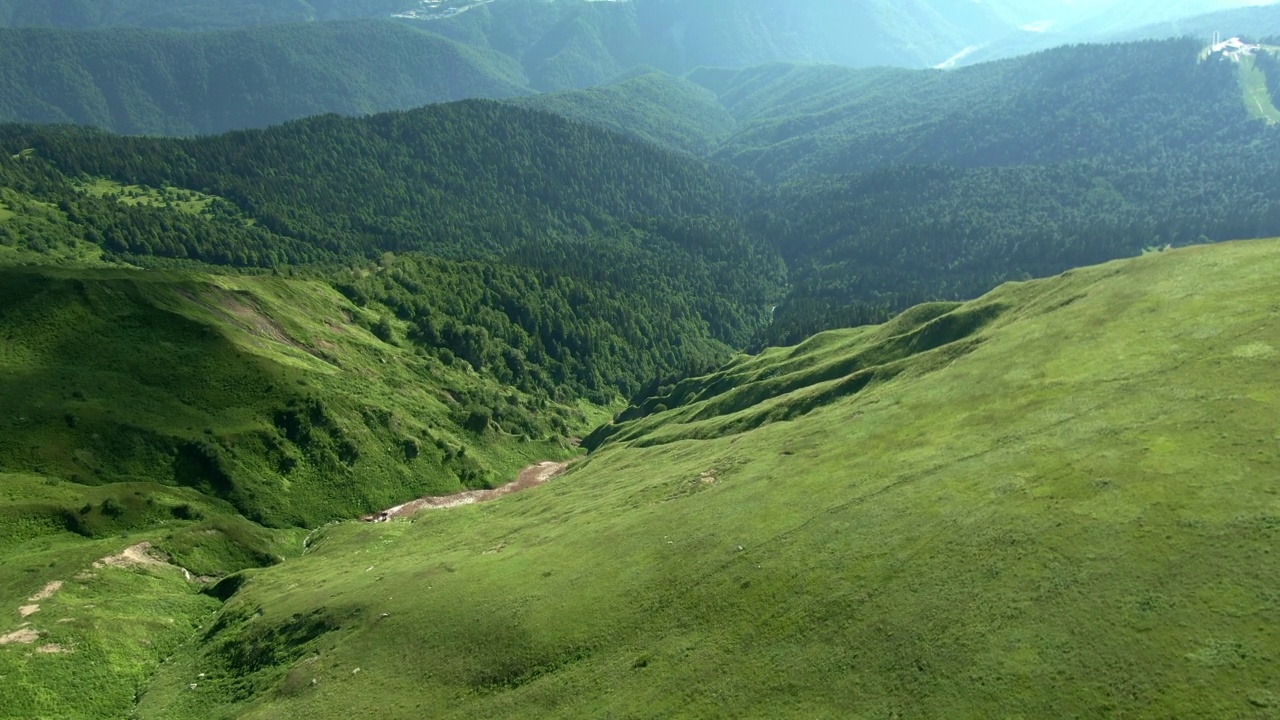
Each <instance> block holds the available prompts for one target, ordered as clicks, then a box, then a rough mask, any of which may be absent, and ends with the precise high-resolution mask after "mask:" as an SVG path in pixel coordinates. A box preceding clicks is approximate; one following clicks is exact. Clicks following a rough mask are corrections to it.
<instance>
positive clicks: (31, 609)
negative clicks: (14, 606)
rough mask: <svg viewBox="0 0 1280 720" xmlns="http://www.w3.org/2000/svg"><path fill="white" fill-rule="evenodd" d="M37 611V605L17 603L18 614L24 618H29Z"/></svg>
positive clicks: (38, 608)
mask: <svg viewBox="0 0 1280 720" xmlns="http://www.w3.org/2000/svg"><path fill="white" fill-rule="evenodd" d="M38 612H40V606H39V605H19V606H18V614H19V615H21V616H22V617H24V618H29V617H31V616H32V615H35V614H36V613H38Z"/></svg>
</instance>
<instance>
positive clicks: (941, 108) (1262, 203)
mask: <svg viewBox="0 0 1280 720" xmlns="http://www.w3.org/2000/svg"><path fill="white" fill-rule="evenodd" d="M1199 48H1200V46H1199V44H1198V43H1196V42H1194V41H1190V40H1178V41H1165V42H1149V43H1132V44H1125V45H1113V46H1080V47H1073V48H1063V49H1059V50H1054V51H1050V52H1045V53H1041V54H1039V55H1035V56H1031V57H1027V58H1018V59H1014V60H1007V61H1001V62H999V63H991V64H987V65H981V66H975V67H971V68H963V69H960V70H956V71H953V72H939V71H908V70H879V71H854V70H847V69H842V68H833V67H819V68H805V67H794V66H773V67H766V68H760V69H755V70H751V71H746V72H743V73H740V74H739V76H738V77H737V78H735V79H734V80H733V81H732V82H731V83H730V85H729V87H728V89H727V90H725V92H724V93H723V95H722V99H724V100H725V102H726V105H727V106H728V107H729V109H730V111H731V112H733V113H734V114H735V116H736V117H738V118H739V123H738V125H737V129H736V130H735V133H734V135H733V136H732V137H731V138H730V139H729V140H727V141H726V142H725V143H724V145H723V146H722V149H721V150H720V151H718V153H717V154H716V157H718V158H720V159H723V160H725V161H729V162H733V163H735V164H737V165H739V166H740V167H742V168H744V169H750V170H752V171H753V172H755V173H757V174H759V175H761V176H762V177H765V178H768V179H773V180H777V181H784V182H783V184H782V186H781V188H780V190H779V191H778V192H776V193H774V195H773V196H772V198H771V201H762V202H761V203H760V204H759V205H758V207H759V208H761V211H760V212H759V213H757V219H758V221H759V222H760V223H761V224H760V226H759V227H760V231H761V232H762V233H763V234H765V235H766V236H768V237H771V238H773V239H774V242H775V243H776V244H777V246H778V247H779V248H780V249H781V250H782V252H783V254H784V256H785V257H786V258H787V260H788V264H789V266H790V269H791V275H790V277H791V281H792V283H793V285H794V288H795V289H794V291H793V292H792V293H791V296H790V298H789V299H788V300H787V301H786V302H784V303H783V304H782V306H781V307H779V309H778V312H777V314H776V315H775V324H774V327H773V328H772V329H771V331H770V333H769V334H767V335H766V336H765V338H764V341H765V342H766V343H767V344H785V343H792V342H797V341H799V340H801V339H803V338H804V337H806V336H807V335H808V334H811V333H812V332H814V331H815V330H821V329H824V328H830V327H834V326H839V325H844V324H847V323H855V322H865V321H867V320H875V319H876V318H877V316H878V317H881V318H883V317H884V315H883V312H884V311H885V310H886V309H888V310H890V311H896V310H900V309H903V308H905V307H908V306H910V305H912V304H915V303H918V302H923V301H926V300H930V299H944V300H957V299H965V298H970V297H974V296H976V295H977V294H980V293H982V292H984V291H986V290H987V289H989V288H991V287H994V286H995V285H997V284H999V283H1000V282H1002V281H1004V280H1010V279H1025V278H1027V277H1036V276H1042V275H1045V274H1052V273H1055V272H1061V271H1062V270H1065V269H1067V268H1069V267H1072V266H1075V265H1079V264H1087V263H1092V262H1100V261H1103V260H1106V259H1109V258H1113V257H1118V256H1124V255H1134V254H1137V253H1139V252H1140V251H1141V250H1142V249H1143V248H1145V247H1150V246H1163V245H1165V244H1169V243H1173V244H1185V243H1188V242H1203V241H1206V240H1215V239H1226V238H1240V237H1263V236H1268V235H1273V234H1275V233H1277V232H1280V225H1277V224H1276V223H1277V220H1278V219H1280V214H1278V213H1277V208H1278V207H1280V206H1278V204H1277V201H1278V200H1280V198H1278V197H1277V196H1276V194H1275V193H1273V192H1272V189H1273V188H1275V187H1277V186H1276V185H1275V183H1272V182H1271V181H1270V180H1269V178H1273V177H1278V176H1280V168H1278V167H1276V166H1275V164H1274V162H1273V159H1274V158H1275V157H1277V151H1276V149H1274V146H1275V145H1276V143H1277V142H1280V136H1278V135H1277V134H1276V133H1275V132H1274V131H1273V129H1272V128H1269V127H1268V126H1267V125H1266V124H1265V123H1262V122H1259V121H1257V120H1255V119H1253V117H1252V116H1251V114H1250V112H1249V108H1247V107H1246V106H1245V104H1244V102H1242V100H1241V90H1240V85H1239V80H1238V68H1237V66H1236V65H1235V64H1233V63H1231V62H1217V61H1210V62H1203V63H1197V61H1196V55H1197V53H1198V52H1199Z"/></svg>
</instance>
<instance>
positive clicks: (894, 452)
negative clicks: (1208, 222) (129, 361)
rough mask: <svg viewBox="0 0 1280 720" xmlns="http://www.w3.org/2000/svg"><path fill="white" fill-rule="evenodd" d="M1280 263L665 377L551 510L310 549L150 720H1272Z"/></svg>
mask: <svg viewBox="0 0 1280 720" xmlns="http://www.w3.org/2000/svg"><path fill="white" fill-rule="evenodd" d="M1278 250H1280V242H1277V241H1266V242H1256V243H1242V244H1228V245H1220V246H1213V247H1196V248H1189V249H1186V250H1178V251H1172V252H1167V253H1159V254H1154V255H1151V256H1148V257H1144V258H1141V259H1136V260H1131V261H1124V262H1117V263H1111V264H1108V265H1104V266H1100V267H1095V268H1088V269H1082V270H1077V271H1072V272H1070V273H1067V274H1066V275H1063V276H1061V277H1057V278H1052V279H1049V280H1043V281H1035V282H1030V283H1021V284H1011V285H1006V286H1003V287H1001V288H999V289H998V290H996V291H994V292H993V293H991V294H989V295H987V296H985V297H983V298H981V299H979V300H977V301H974V302H971V303H967V304H964V305H933V306H926V307H922V308H918V309H916V310H913V311H912V312H910V313H907V314H905V315H904V316H902V317H900V318H898V319H896V320H895V321H893V322H892V323H890V324H888V325H885V326H883V327H868V328H862V329H857V330H849V331H840V332H834V333H826V334H823V335H819V336H817V337H815V338H813V339H811V340H810V341H808V342H806V343H805V344H803V345H801V346H799V347H795V348H785V349H775V350H770V351H768V352H766V353H764V354H763V355H761V356H759V357H755V358H743V359H741V360H739V361H737V362H735V363H733V364H731V365H730V366H728V367H726V368H725V369H723V370H722V371H720V372H718V373H716V374H714V375H711V376H708V377H706V378H703V379H701V380H694V381H688V382H685V383H681V384H680V385H678V386H676V387H674V388H670V389H667V390H666V391H665V392H664V393H663V397H662V398H660V399H659V400H656V401H654V402H653V403H652V404H647V405H646V407H645V408H643V409H640V410H637V411H635V412H634V413H633V414H635V415H643V417H635V418H634V419H632V420H630V421H627V422H625V423H624V424H623V425H621V426H620V427H619V428H617V429H616V432H615V433H614V437H613V438H612V440H610V441H609V442H606V443H605V444H603V445H602V446H601V447H600V448H599V449H597V450H596V451H595V452H594V453H593V455H592V456H591V457H590V459H589V460H587V461H586V462H584V463H581V464H580V465H579V466H578V467H577V468H576V469H574V470H572V471H571V472H570V473H569V474H568V475H566V476H564V477H562V478H560V479H558V480H556V481H554V482H552V483H551V484H550V485H548V486H546V487H545V488H541V489H537V490H533V491H529V492H526V493H524V494H521V495H517V496H514V497H511V498H507V499H504V500H501V501H498V502H496V503H493V504H490V505H485V506H472V507H467V508H460V509H457V510H453V511H448V512H443V513H435V514H429V515H426V516H422V517H420V518H419V519H418V520H417V521H416V522H412V523H409V522H397V523H391V524H388V525H382V526H368V525H354V524H348V525H338V526H334V527H331V528H329V529H327V530H325V531H324V532H323V533H321V534H319V535H317V537H316V538H315V540H314V542H313V550H312V551H310V552H308V553H307V554H306V555H305V556H304V557H302V558H300V559H296V560H291V561H289V562H287V563H285V564H283V565H280V566H278V567H274V568H271V569H268V570H265V571H260V572H257V573H256V574H254V575H253V576H252V578H251V579H250V580H249V581H248V582H247V583H246V584H245V585H244V587H243V589H242V590H241V591H240V593H239V594H238V595H236V596H235V597H233V598H232V599H231V601H230V602H229V603H228V604H227V605H226V607H225V608H224V609H223V610H222V612H221V614H220V616H219V617H218V619H217V621H216V622H214V623H213V624H212V625H211V626H208V627H207V629H206V630H205V631H204V632H202V633H201V634H200V635H199V636H198V637H197V638H196V639H195V640H194V641H193V642H192V643H190V644H188V645H186V646H184V647H183V648H182V649H181V651H179V653H178V654H177V655H176V656H175V658H174V660H173V661H172V662H170V663H167V664H165V665H164V666H163V667H162V668H161V670H160V672H159V673H158V674H157V676H156V677H155V679H154V681H153V682H152V683H151V684H150V685H149V686H148V688H147V689H146V691H145V693H144V694H143V695H142V696H141V702H140V705H139V707H138V715H139V716H140V717H164V718H181V717H209V716H210V715H211V714H212V715H215V716H235V717H250V718H256V717H263V718H265V717H284V718H289V717H307V718H331V717H333V718H336V717H349V716H350V715H351V714H353V713H362V714H371V715H373V714H376V715H378V716H380V717H419V716H421V715H423V714H424V713H429V714H431V715H432V716H434V717H441V718H448V717H477V716H483V717H527V716H529V715H530V714H538V715H540V716H545V717H603V716H608V715H614V716H627V717H664V716H672V715H684V716H699V715H716V716H720V715H732V716H738V717H809V718H811V717H879V716H893V715H898V716H900V717H975V718H976V717H992V716H1004V715H1016V714H1018V713H1023V714H1026V715H1027V716H1034V717H1046V716H1079V717H1092V716H1113V715H1125V716H1129V715H1133V716H1154V715H1188V716H1204V717H1210V716H1211V717H1241V718H1247V717H1267V716H1268V713H1270V712H1271V709H1272V708H1274V707H1275V705H1276V703H1277V699H1278V697H1280V687H1278V686H1276V685H1275V677H1274V673H1273V672H1272V671H1271V668H1272V667H1273V662H1272V660H1273V658H1272V657H1271V652H1272V648H1274V647H1276V645H1277V643H1280V625H1277V624H1276V622H1275V613H1274V610H1275V607H1274V604H1275V601H1276V597H1275V593H1274V587H1275V584H1276V582H1277V579H1280V578H1278V575H1280V558H1277V556H1276V554H1275V553H1274V551H1273V548H1274V544H1275V541H1276V532H1277V523H1276V517H1277V514H1280V504H1277V500H1276V493H1275V491H1276V488H1275V487H1274V483H1273V481H1272V477H1273V473H1272V472H1271V469H1270V468H1272V466H1273V464H1274V463H1275V462H1276V461H1277V456H1276V452H1275V447H1274V445H1275V443H1274V440H1275V438H1274V437H1273V436H1274V427H1275V425H1276V423H1277V422H1278V421H1280V417H1277V416H1276V413H1275V409H1274V408H1275V407H1276V404H1275V402H1274V401H1275V399H1276V398H1275V392H1274V388H1275V387H1277V382H1278V381H1280V377H1276V376H1275V369H1274V368H1275V365H1274V363H1273V362H1271V360H1272V359H1273V356H1274V354H1275V353H1276V348H1277V347H1280V335H1277V334H1276V331H1275V326H1274V323H1272V322H1271V321H1270V315H1269V313H1270V310H1269V308H1270V307H1271V306H1272V305H1274V304H1275V302H1277V301H1280V297H1277V296H1276V287H1277V283H1276V277H1277V275H1278V274H1280V265H1277V262H1276V257H1277V251H1278ZM659 402H660V403H661V404H662V405H663V406H665V408H664V407H659V406H658V403H659ZM646 413H647V414H646ZM246 648H263V650H262V651H259V652H257V653H256V654H254V655H253V656H252V657H253V658H254V660H253V662H250V663H246V662H243V658H244V657H245V656H244V655H243V653H244V652H245V649H246ZM43 661H45V659H44V658H34V659H32V660H31V662H32V663H36V662H43Z"/></svg>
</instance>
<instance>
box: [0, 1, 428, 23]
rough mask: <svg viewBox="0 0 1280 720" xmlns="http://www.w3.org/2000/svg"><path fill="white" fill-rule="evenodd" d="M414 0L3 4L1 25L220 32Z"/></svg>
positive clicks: (344, 16) (349, 14)
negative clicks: (221, 30)
mask: <svg viewBox="0 0 1280 720" xmlns="http://www.w3.org/2000/svg"><path fill="white" fill-rule="evenodd" d="M417 4H418V3H417V2H416V1H415V0H0V27H44V28H50V27H56V28H66V29H81V30H83V29H94V28H106V27H138V28H159V29H166V30H219V29H230V28H239V27H247V26H255V25H279V24H282V23H296V22H306V21H316V20H321V21H324V20H352V19H359V18H370V17H385V16H387V15H391V14H392V13H396V12H400V11H403V10H406V9H409V8H412V7H415V6H416V5H417Z"/></svg>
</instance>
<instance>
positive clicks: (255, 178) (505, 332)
mask: <svg viewBox="0 0 1280 720" xmlns="http://www.w3.org/2000/svg"><path fill="white" fill-rule="evenodd" d="M0 135H3V136H4V139H3V140H0V144H4V145H5V146H6V147H7V148H8V152H5V153H3V154H0V202H3V203H4V207H5V208H6V212H7V213H8V215H7V216H6V217H0V259H4V257H5V256H6V255H9V256H11V257H13V258H15V259H17V260H19V261H32V260H35V261H39V262H45V263H47V262H52V261H57V260H61V261H64V262H72V263H83V262H93V261H94V260H93V258H95V257H104V258H106V259H107V260H109V261H112V262H126V263H130V264H135V265H137V264H142V265H146V266H150V267H154V266H162V267H169V266H173V265H174V264H175V263H179V264H180V263H188V262H190V261H193V260H194V261H201V262H203V263H208V264H212V265H217V266H236V267H242V268H260V269H261V268H274V269H276V270H277V271H284V272H295V271H297V272H303V273H305V274H307V275H308V276H311V277H315V278H317V279H321V280H324V281H326V282H328V283H330V284H331V285H333V286H334V287H337V288H339V289H341V291H342V292H343V293H344V295H346V296H347V297H348V298H350V299H352V300H353V301H356V302H358V303H359V304H361V305H367V306H368V307H370V308H371V309H373V310H374V311H375V312H376V313H379V314H385V315H387V316H388V317H392V318H395V319H396V320H398V321H401V322H404V323H406V324H407V325H406V328H405V329H404V333H405V334H404V335H403V336H402V337H403V338H404V339H405V340H406V341H408V342H410V343H413V344H416V345H418V346H420V347H421V348H423V350H424V351H425V352H429V353H431V354H432V355H434V356H436V357H438V358H440V359H441V360H442V361H445V362H448V361H450V360H451V359H454V358H456V359H461V360H463V361H465V362H466V363H467V364H469V365H471V366H472V367H473V368H474V369H475V370H476V371H478V372H483V373H485V374H486V375H488V376H489V377H491V378H493V379H495V380H497V381H498V382H501V383H505V384H509V385H514V386H517V387H519V388H522V389H524V390H525V391H529V392H534V391H537V392H542V393H546V394H547V395H549V396H555V397H558V398H561V399H569V398H584V397H587V398H591V399H593V400H595V401H596V402H599V403H607V402H609V401H610V400H611V399H612V398H613V397H614V396H615V395H616V394H617V393H622V394H623V395H628V396H629V395H630V394H631V393H633V392H635V391H636V390H638V389H639V388H640V386H641V385H642V384H643V383H644V382H647V381H649V380H650V379H652V378H654V377H658V376H662V375H666V374H669V373H672V372H688V371H690V370H695V369H700V368H705V367H706V366H707V365H708V364H715V363H718V362H721V361H723V360H724V359H725V357H727V354H728V353H729V352H730V348H731V347H742V346H743V345H745V344H746V343H747V342H748V341H749V339H750V338H751V337H752V336H753V335H754V334H755V333H757V332H759V331H760V330H761V329H762V328H763V327H764V326H765V325H766V324H767V322H768V308H769V305H770V304H771V303H772V302H773V301H775V300H776V299H777V298H778V297H779V296H780V295H781V284H782V281H783V278H784V273H785V269H784V268H783V266H782V263H781V259H780V258H779V257H778V255H777V254H776V252H775V251H774V250H772V248H770V247H769V246H768V244H767V243H766V242H765V241H764V240H763V239H761V238H760V237H758V236H756V235H753V234H751V233H749V232H747V231H746V229H745V228H744V226H743V224H742V219H741V212H740V209H739V208H740V202H741V199H740V198H741V197H742V192H743V190H742V187H741V186H740V183H739V182H738V181H737V180H736V179H735V178H734V177H733V176H732V175H731V174H730V173H726V172H724V171H720V170H715V169H712V168H709V167H707V166H706V165H704V164H703V163H702V162H700V161H697V160H694V159H692V158H689V157H687V156H684V155H680V154H676V153H671V152H668V151H663V150H660V149H658V148H656V147H654V146H651V145H648V144H644V143H640V142H637V141H635V140H632V139H629V138H626V137H624V136H622V135H617V134H613V133H609V132H606V131H603V130H598V129H595V128H591V127H588V126H585V125H580V124H575V123H570V122H567V121H565V120H563V119H560V118H556V117H554V116H551V115H546V114H541V113H536V112H532V111H529V110H524V109H520V108H515V107H510V106H506V105H502V104H498V103H479V102H468V103H462V104H453V105H442V106H433V107H429V108H426V109H422V110H418V111H414V112H408V113H397V114H388V115H379V116H374V117H371V118H366V119H358V120H356V119H343V118H338V117H335V116H326V117H320V118H315V119H311V120H307V121H301V122H297V123H291V124H289V125H285V126H281V127H278V128H273V129H270V130H267V131H259V132H251V133H233V134H229V135H223V136H217V137H209V138H200V139H195V140H160V139H149V138H121V137H115V136H110V135H107V134H105V133H101V132H97V131H91V130H85V129H79V128H36V127H31V126H5V127H0ZM10 153H12V154H10ZM401 254H402V255H404V256H403V257H397V255H401ZM300 264H309V266H308V267H305V268H302V269H301V270H299V268H298V267H297V266H299V265H300ZM286 265H288V266H290V267H289V268H286V267H285V266H286ZM371 268H372V270H371ZM384 334H386V333H385V332H384Z"/></svg>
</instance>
